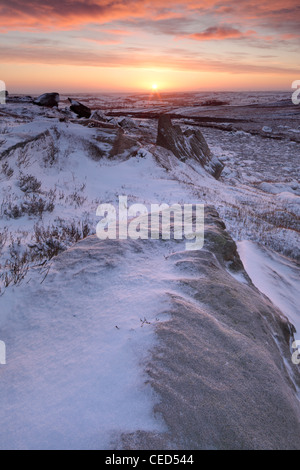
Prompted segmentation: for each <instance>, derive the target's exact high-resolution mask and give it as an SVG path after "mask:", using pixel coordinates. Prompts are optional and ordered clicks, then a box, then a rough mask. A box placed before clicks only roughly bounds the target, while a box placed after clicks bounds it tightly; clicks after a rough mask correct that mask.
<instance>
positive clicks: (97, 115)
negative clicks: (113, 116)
mask: <svg viewBox="0 0 300 470" xmlns="http://www.w3.org/2000/svg"><path fill="white" fill-rule="evenodd" d="M91 119H94V120H95V121H99V122H108V118H107V116H106V115H105V114H104V112H103V111H101V110H100V109H97V110H96V111H93V112H92V114H91Z"/></svg>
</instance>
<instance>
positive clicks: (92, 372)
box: [0, 237, 172, 449]
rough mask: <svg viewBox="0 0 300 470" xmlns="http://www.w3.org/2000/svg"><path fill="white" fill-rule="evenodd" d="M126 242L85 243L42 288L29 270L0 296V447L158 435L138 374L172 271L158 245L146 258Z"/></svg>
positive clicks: (149, 395) (100, 443) (104, 442)
mask: <svg viewBox="0 0 300 470" xmlns="http://www.w3.org/2000/svg"><path fill="white" fill-rule="evenodd" d="M124 243H125V245H122V243H121V242H117V241H116V242H108V241H106V242H101V241H99V240H98V239H97V238H96V237H91V238H88V239H86V240H84V241H82V242H80V243H79V244H77V245H76V246H75V247H74V248H71V249H70V250H68V251H66V252H64V253H63V254H62V255H60V257H58V258H57V259H56V261H55V262H54V263H53V265H52V267H51V269H50V272H49V274H48V276H47V277H46V278H45V280H44V282H42V283H41V279H43V278H41V275H40V273H39V272H37V271H36V272H31V274H30V276H28V277H27V278H26V279H25V282H24V283H23V284H22V285H21V286H19V287H18V288H15V287H12V288H8V289H7V290H6V293H5V296H4V297H3V298H2V307H1V326H2V328H1V334H2V339H3V340H4V341H5V342H6V346H7V365H6V366H5V367H3V368H1V371H0V377H1V381H0V396H1V408H0V422H1V427H0V448H2V449H85V448H88V449H97V448H98V449H99V448H100V449H101V448H102V449H108V448H111V446H112V445H113V440H114V439H116V437H118V435H120V434H121V433H122V432H133V431H136V430H140V429H141V430H144V431H163V430H164V425H163V423H162V422H161V421H160V419H159V416H157V417H155V416H154V415H153V407H154V404H155V402H156V401H157V399H158V398H157V397H156V396H155V395H154V393H153V391H152V389H151V388H150V385H147V384H146V383H145V382H146V377H145V375H144V368H145V364H146V363H147V357H148V355H149V351H150V349H151V348H152V347H153V346H154V345H155V343H156V337H155V334H154V325H155V324H156V323H157V322H160V321H165V320H167V317H166V315H165V314H164V311H165V310H166V309H167V307H168V297H167V294H166V292H167V290H168V288H170V283H169V282H170V280H172V273H171V272H169V270H168V269H167V268H166V262H165V258H164V256H162V251H161V250H159V249H157V247H158V246H159V245H160V244H157V243H156V244H153V245H151V244H150V246H149V245H148V246H147V256H145V255H144V254H143V252H142V251H141V245H140V242H139V243H138V244H136V245H135V243H134V242H130V241H129V242H123V244H124ZM165 249H166V246H164V250H165ZM5 320H6V321H5Z"/></svg>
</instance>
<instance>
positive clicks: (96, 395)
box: [0, 93, 300, 449]
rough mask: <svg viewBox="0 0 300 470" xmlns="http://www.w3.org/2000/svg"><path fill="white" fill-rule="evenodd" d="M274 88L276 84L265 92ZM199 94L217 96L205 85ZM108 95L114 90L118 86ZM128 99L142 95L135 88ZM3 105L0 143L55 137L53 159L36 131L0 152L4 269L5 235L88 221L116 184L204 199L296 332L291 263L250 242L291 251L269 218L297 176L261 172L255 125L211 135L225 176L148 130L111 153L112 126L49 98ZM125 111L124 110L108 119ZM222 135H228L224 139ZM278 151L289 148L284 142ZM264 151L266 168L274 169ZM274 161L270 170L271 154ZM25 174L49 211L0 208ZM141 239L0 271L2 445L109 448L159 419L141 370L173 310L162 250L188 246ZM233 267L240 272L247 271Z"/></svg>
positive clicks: (292, 234) (289, 231) (291, 197)
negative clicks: (251, 129)
mask: <svg viewBox="0 0 300 470" xmlns="http://www.w3.org/2000/svg"><path fill="white" fill-rule="evenodd" d="M283 96H285V95H283V94H280V93H278V94H274V101H275V100H276V99H277V100H279V99H280V98H282V97H283ZM197 97H198V99H200V100H202V99H203V100H204V99H210V98H213V97H215V98H216V96H214V94H208V93H207V94H201V93H199V95H197ZM226 97H227V98H228V100H229V101H230V102H231V103H232V104H233V105H240V104H241V103H246V104H249V103H257V102H268V101H269V100H270V94H268V93H262V94H261V95H259V94H258V95H253V96H251V94H250V95H249V96H246V95H244V94H240V93H237V94H232V93H228V94H226ZM194 98H195V97H194ZM87 99H88V97H87ZM89 99H91V100H92V101H93V100H94V103H95V104H97V106H98V105H99V103H106V106H107V107H109V106H110V100H111V97H108V96H101V97H95V98H89ZM116 99H119V100H120V104H122V100H123V99H124V96H123V95H120V96H119V98H116ZM79 101H80V102H82V99H80V100H79ZM181 101H182V100H181ZM83 102H84V100H83ZM183 102H184V99H183ZM87 104H88V105H89V104H90V103H89V102H88V103H87ZM135 104H136V106H141V109H142V110H144V109H145V108H144V107H143V102H142V99H141V100H140V101H139V100H137V101H136V103H135ZM190 104H191V103H190ZM166 106H167V105H166ZM200 108H201V107H200ZM160 109H161V108H160V107H158V110H160ZM5 110H6V111H7V112H8V114H7V116H6V118H5V119H4V120H3V123H2V124H1V130H0V132H1V134H0V146H1V152H3V151H5V150H6V149H8V148H9V147H11V146H13V145H15V144H18V143H19V142H22V141H24V140H26V139H30V138H32V137H35V136H36V135H38V134H40V133H44V132H48V133H49V135H48V137H47V139H49V142H50V141H51V139H53V141H54V142H55V143H56V144H57V146H58V154H57V161H55V163H54V164H53V165H46V164H44V163H43V158H44V152H45V149H44V148H43V145H42V144H40V143H39V144H36V143H34V144H33V145H32V147H31V148H30V152H29V153H30V158H29V159H28V160H27V161H24V163H20V156H21V157H22V155H20V154H19V153H18V150H16V151H15V152H12V153H11V154H10V155H9V157H7V158H4V159H2V161H1V166H2V164H4V163H7V164H8V165H9V168H11V169H12V170H13V174H12V175H11V176H9V177H8V176H7V175H4V173H3V172H2V173H1V180H0V194H1V201H2V202H1V206H0V221H1V233H0V267H1V270H5V269H6V268H7V262H8V261H9V257H10V252H9V250H10V248H11V245H12V240H14V243H15V245H18V247H19V248H18V249H20V250H22V249H24V250H25V249H26V247H28V245H32V244H34V243H35V242H36V240H35V238H34V228H35V227H36V226H39V227H42V228H45V229H46V228H47V227H50V226H51V225H54V226H57V225H58V219H60V220H62V221H63V222H64V223H66V224H67V225H68V224H70V223H71V222H73V221H75V222H76V224H82V222H83V221H84V220H86V221H87V223H88V225H89V228H90V230H91V233H95V228H96V224H97V222H98V219H99V218H97V217H96V209H97V207H98V205H99V204H101V203H111V204H114V205H117V204H118V198H119V196H122V195H124V196H127V197H128V204H129V205H131V204H133V203H140V204H145V205H146V206H150V204H163V203H166V204H169V205H171V204H173V203H179V204H185V203H187V204H190V203H198V204H199V203H202V202H204V203H207V204H213V205H215V206H216V208H217V209H218V211H219V212H220V214H221V216H222V217H223V219H224V220H225V222H226V226H227V229H228V231H229V232H230V234H231V235H232V236H233V237H234V238H235V239H236V240H237V241H238V249H239V253H240V256H241V259H242V261H243V263H244V266H245V268H246V271H247V272H248V274H249V276H250V278H251V279H252V281H253V283H254V284H255V285H256V286H257V288H258V289H259V290H260V291H261V292H263V293H264V294H265V295H267V296H268V297H269V298H270V299H271V300H272V301H273V302H274V304H275V305H276V306H278V307H279V308H280V309H281V310H282V312H283V313H284V314H285V315H286V316H287V317H288V318H289V319H290V321H291V322H292V323H293V324H294V325H295V327H296V329H297V334H296V338H298V339H300V315H299V303H300V302H299V300H300V299H299V292H300V285H299V278H300V276H299V274H300V268H299V266H298V265H297V264H296V263H294V262H293V261H292V260H291V259H289V258H287V257H285V256H282V255H280V254H278V253H275V252H274V251H271V250H270V249H267V248H265V247H263V246H262V245H261V244H259V243H263V242H265V244H268V243H269V244H270V245H271V242H272V243H273V246H276V247H278V250H281V251H283V249H282V246H283V247H286V248H287V249H288V250H289V253H291V254H294V253H295V257H296V255H297V250H298V252H299V249H298V247H299V233H298V232H297V231H296V230H295V229H293V227H291V223H290V226H288V227H287V228H282V226H281V219H280V220H278V223H277V221H275V222H274V225H272V223H273V221H271V222H270V221H265V219H266V215H269V214H275V215H276V214H277V213H278V212H280V211H281V212H284V213H285V214H287V213H288V214H290V217H291V221H292V222H294V223H296V215H297V214H298V215H299V200H300V197H299V196H300V186H299V183H298V182H297V180H296V178H297V177H296V175H294V173H293V180H291V178H289V179H287V180H286V181H271V182H270V181H261V179H259V178H258V175H260V168H258V166H257V165H258V164H261V162H260V163H257V160H258V158H257V154H258V153H259V152H260V153H261V154H263V155H264V151H263V148H258V147H256V144H257V141H256V140H253V139H256V137H255V138H254V137H253V136H251V138H250V134H249V133H248V132H245V131H243V130H239V131H236V132H232V133H228V132H225V133H224V135H225V137H222V139H223V140H222V139H220V141H219V140H218V139H216V138H215V134H213V135H212V137H213V143H212V144H211V143H210V148H211V150H212V151H213V154H214V155H216V156H219V155H221V158H220V159H221V160H224V161H225V163H226V165H227V166H226V167H225V170H224V172H223V174H222V177H221V180H220V181H216V180H215V179H214V178H212V177H211V176H210V175H208V174H207V173H206V172H205V171H204V169H203V168H202V167H201V166H200V165H199V164H198V163H197V162H195V161H186V162H183V161H179V160H177V159H176V158H172V157H171V156H170V155H169V153H168V152H167V151H163V150H162V149H159V148H157V147H156V146H155V145H154V144H153V139H152V143H149V142H148V143H145V142H143V143H142V144H141V147H140V149H139V150H138V152H137V155H136V156H135V157H133V158H130V159H127V160H126V159H122V158H117V159H115V160H113V159H109V158H107V154H108V152H109V150H110V146H111V142H112V141H113V139H114V134H113V132H114V130H111V129H96V128H88V127H85V126H81V125H79V124H78V123H73V122H60V121H59V117H61V115H60V114H59V111H58V110H55V109H54V110H47V111H45V110H43V109H42V108H40V107H38V106H32V105H26V107H24V104H15V105H12V104H8V105H7V106H6V107H5ZM190 111H193V112H195V108H194V107H191V108H188V107H187V106H185V107H183V104H182V105H180V104H178V112H180V113H182V114H186V115H188V113H189V112H190ZM199 112H200V111H199ZM9 113H11V117H9ZM16 115H18V118H16V117H15V116H16ZM100 116H101V115H100ZM122 119H124V116H123V117H120V118H117V119H115V122H117V121H118V122H121V121H122ZM126 120H127V123H128V124H132V127H134V126H133V124H134V125H136V128H135V132H137V129H138V123H139V121H138V120H132V119H128V118H126ZM155 126H156V124H153V122H150V121H148V120H147V121H146V124H145V122H143V121H142V122H141V123H140V128H143V129H144V130H145V132H149V135H151V132H152V134H153V135H156V127H155ZM214 132H215V130H214ZM207 133H208V136H209V132H208V130H205V132H204V134H205V136H206V134H207ZM58 134H59V137H57V135H58ZM226 138H228V139H229V140H230V142H229V144H228V145H227V148H226V145H225V144H226V140H225V139H226ZM234 139H236V140H234ZM232 140H234V142H232ZM248 141H249V142H248ZM265 141H266V139H264V142H265ZM49 142H48V141H47V142H46V145H45V146H46V148H47V145H48V144H49ZM154 142H155V140H154ZM274 142H275V143H274V145H275V144H276V145H277V142H276V141H274ZM91 143H92V144H95V145H96V147H97V148H98V149H99V150H100V151H102V152H103V153H104V157H103V158H101V159H99V160H95V159H92V158H90V157H89V150H88V149H87V147H86V146H87V145H88V144H91ZM248 145H249V147H248V150H247V151H245V152H244V147H238V146H248ZM268 145H270V144H268ZM272 145H273V143H272ZM284 145H285V144H284ZM252 151H253V152H252ZM255 152H256V154H254V153H255ZM286 152H287V155H288V154H289V152H290V147H288V146H287V150H286ZM280 158H281V156H280ZM159 159H160V160H159ZM158 160H159V161H160V163H161V165H160V164H158V163H157V161H158ZM266 160H267V161H266V168H267V170H266V173H265V174H267V172H269V171H270V162H269V159H268V158H267V157H266ZM286 162H288V163H289V165H290V166H289V167H286V168H288V170H287V171H288V173H290V172H294V169H293V164H292V162H290V161H289V160H288V156H287V157H286ZM165 168H167V169H165ZM274 168H275V170H274V172H277V171H278V170H277V169H276V163H274ZM0 169H1V168H0ZM249 172H250V173H249ZM22 175H25V176H26V175H31V176H33V177H36V178H37V180H38V181H41V183H42V185H41V195H42V196H43V197H45V198H49V197H50V196H49V195H50V192H51V191H54V193H55V196H54V210H53V211H52V212H44V213H43V214H42V215H41V216H40V217H34V216H28V215H26V214H24V215H23V216H22V217H20V218H18V219H13V218H8V217H6V216H5V213H4V209H5V207H6V206H7V205H8V204H9V203H10V202H11V203H14V204H18V203H19V202H20V201H22V200H23V199H24V197H25V196H24V194H23V192H22V191H21V189H20V185H19V181H20V177H21V176H22ZM265 179H266V178H265ZM252 183H253V184H252ZM26 197H27V196H26ZM26 197H25V198H26ZM255 217H257V218H255ZM272 217H273V215H272ZM274 217H275V216H274ZM276 223H277V225H276ZM2 235H3V240H2V238H1V236H2ZM4 235H5V237H4ZM267 237H269V238H267ZM251 240H252V241H251ZM145 243H146V244H145V245H144V244H142V249H141V246H140V245H139V246H137V244H136V243H135V242H134V241H126V243H125V242H123V243H122V242H118V241H116V242H105V243H102V244H101V242H100V241H98V239H96V238H95V237H89V238H87V239H85V240H84V241H81V242H79V243H78V244H76V245H74V246H72V247H71V246H70V244H68V243H67V242H66V245H65V246H64V248H67V250H66V251H65V252H64V253H61V254H60V255H59V256H58V257H57V258H54V259H53V260H52V261H51V263H50V264H49V263H47V264H46V265H45V266H44V267H37V266H36V267H34V266H32V264H33V265H36V264H37V262H35V263H31V269H30V270H29V271H28V273H27V274H26V276H25V278H24V279H23V281H22V282H21V283H20V284H19V285H10V286H9V287H7V288H6V289H5V288H3V285H1V289H3V290H2V291H1V294H3V295H1V297H0V302H1V314H0V340H1V341H4V342H5V344H6V347H7V364H6V365H5V366H1V368H0V401H1V408H0V422H1V428H0V448H1V449H9V448H11V449H85V448H88V449H99V448H102V449H112V448H115V446H116V445H117V444H116V441H117V440H118V439H119V438H120V435H121V434H122V433H123V432H134V431H138V430H146V431H153V432H156V431H159V432H163V431H164V430H165V424H164V423H163V421H162V420H161V418H160V416H157V415H156V414H155V413H154V411H153V410H154V408H155V405H156V404H157V403H158V401H159V397H158V396H156V395H155V394H154V392H153V390H152V388H151V387H150V385H149V384H148V383H147V380H148V377H147V374H146V372H145V370H146V367H147V360H149V357H150V354H151V351H152V348H154V347H155V345H156V344H157V341H158V340H157V336H156V334H155V325H156V324H157V323H158V322H162V321H168V317H167V316H166V314H165V311H166V310H167V309H168V302H169V295H171V294H172V293H174V294H175V295H176V293H177V294H178V289H179V287H178V279H177V278H176V276H175V274H174V273H173V272H172V270H171V268H170V266H169V267H167V264H166V263H165V259H166V257H168V255H170V254H171V253H173V252H174V251H177V250H180V249H184V246H185V241H184V240H183V241H180V242H176V243H175V242H172V241H170V242H163V243H160V242H157V241H153V242H148V241H147V242H145ZM145 250H147V255H146V251H145ZM48 269H49V271H48ZM230 274H231V275H232V276H234V277H235V278H236V279H237V280H238V281H239V282H240V283H243V284H247V279H246V278H245V277H244V276H243V274H241V273H232V271H230ZM186 276H187V277H188V276H191V277H193V276H194V273H192V272H189V273H187V275H186ZM2 284H3V283H2Z"/></svg>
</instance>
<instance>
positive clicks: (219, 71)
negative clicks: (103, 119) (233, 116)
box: [0, 0, 300, 93]
mask: <svg viewBox="0 0 300 470" xmlns="http://www.w3.org/2000/svg"><path fill="white" fill-rule="evenodd" d="M299 25H300V3H299V0H285V1H281V0H273V1H265V0H250V1H248V0H247V1H245V0H238V1H237V0H228V1H227V2H223V1H219V0H211V1H206V0H204V1H198V0H184V1H183V0H172V2H166V0H53V1H39V0H29V1H26V0H0V42H1V47H0V80H3V81H4V82H5V83H6V87H7V89H8V91H9V92H10V93H38V92H41V93H42V92H46V91H58V92H61V93H63V92H68V91H76V92H104V91H107V92H111V91H116V92H127V91H128V92H139V91H142V92H144V91H147V90H150V89H151V87H152V86H153V85H154V84H156V85H157V88H158V89H159V90H161V91H162V92H163V91H166V92H167V91H198V90H199V91H202V90H203V91H222V90H270V91H272V90H290V89H291V84H292V82H293V81H295V80H299V79H300V61H299V52H300V27H299Z"/></svg>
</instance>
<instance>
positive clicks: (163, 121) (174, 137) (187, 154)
mask: <svg viewBox="0 0 300 470" xmlns="http://www.w3.org/2000/svg"><path fill="white" fill-rule="evenodd" d="M156 145H159V146H161V147H164V148H166V149H168V150H171V152H173V153H174V155H175V156H176V157H177V158H179V159H180V160H183V161H185V160H186V159H188V158H192V159H194V160H196V161H198V162H199V163H201V165H202V166H203V167H204V168H205V169H206V170H207V171H208V172H209V173H210V174H211V175H212V176H214V177H215V178H217V179H218V178H219V177H220V175H221V173H222V170H223V168H224V165H223V164H222V163H221V162H220V161H219V160H218V159H217V158H216V157H215V156H213V155H212V154H211V152H210V149H209V147H208V145H207V143H206V141H205V138H204V136H203V135H202V133H201V131H200V130H196V131H195V130H191V129H188V130H187V131H185V132H182V130H181V128H180V126H173V125H172V121H171V119H170V117H169V116H168V115H166V114H165V115H162V116H160V118H159V120H158V132H157V140H156Z"/></svg>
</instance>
